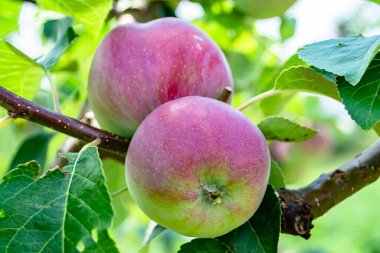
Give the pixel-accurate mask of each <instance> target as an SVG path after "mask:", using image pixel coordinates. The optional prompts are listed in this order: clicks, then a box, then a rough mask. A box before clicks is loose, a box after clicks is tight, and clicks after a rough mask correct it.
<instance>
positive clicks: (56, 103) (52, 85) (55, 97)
mask: <svg viewBox="0 0 380 253" xmlns="http://www.w3.org/2000/svg"><path fill="white" fill-rule="evenodd" d="M46 76H47V78H48V80H49V83H50V89H51V94H52V96H53V104H54V110H55V111H56V112H57V113H62V111H61V106H60V105H59V98H58V91H57V86H56V85H55V82H54V77H53V75H52V74H51V72H50V70H46Z"/></svg>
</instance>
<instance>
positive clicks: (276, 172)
mask: <svg viewBox="0 0 380 253" xmlns="http://www.w3.org/2000/svg"><path fill="white" fill-rule="evenodd" d="M269 184H270V185H271V186H273V188H275V189H278V188H285V185H286V184H285V176H284V173H283V172H282V169H281V167H280V165H278V163H277V162H276V161H274V160H273V159H272V160H271V162H270V176H269Z"/></svg>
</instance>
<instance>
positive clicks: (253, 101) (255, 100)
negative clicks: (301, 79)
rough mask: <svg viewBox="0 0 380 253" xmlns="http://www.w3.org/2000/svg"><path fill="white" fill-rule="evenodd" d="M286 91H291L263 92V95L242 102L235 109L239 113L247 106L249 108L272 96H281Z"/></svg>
mask: <svg viewBox="0 0 380 253" xmlns="http://www.w3.org/2000/svg"><path fill="white" fill-rule="evenodd" d="M287 91H291V90H268V91H266V92H263V93H261V94H259V95H257V96H255V97H253V98H251V99H249V100H248V101H246V102H244V103H243V104H241V105H240V106H239V107H238V108H237V109H238V110H239V111H243V110H244V109H245V108H247V107H248V106H250V105H252V104H254V103H257V102H259V101H261V100H263V99H266V98H269V97H271V96H274V95H278V94H282V93H284V92H287Z"/></svg>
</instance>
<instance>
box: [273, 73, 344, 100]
mask: <svg viewBox="0 0 380 253" xmlns="http://www.w3.org/2000/svg"><path fill="white" fill-rule="evenodd" d="M274 89H275V90H293V91H304V92H310V93H317V94H320V95H324V96H327V97H331V98H333V99H335V100H338V101H341V98H340V97H339V93H338V90H337V85H336V84H335V83H333V82H331V80H330V79H329V78H326V77H325V76H324V75H323V74H321V73H318V72H317V71H316V70H314V69H311V68H308V67H304V66H295V67H290V68H288V69H285V70H284V71H282V72H281V74H280V75H279V76H278V77H277V79H276V84H275V88H274Z"/></svg>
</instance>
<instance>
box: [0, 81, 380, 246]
mask: <svg viewBox="0 0 380 253" xmlns="http://www.w3.org/2000/svg"><path fill="white" fill-rule="evenodd" d="M0 106H2V107H4V108H5V109H7V110H8V113H9V115H10V116H11V117H13V118H22V119H26V120H29V121H32V122H35V123H38V124H40V125H43V126H46V127H49V128H52V129H54V130H56V131H58V132H62V133H65V134H67V135H69V136H72V137H75V138H77V139H79V140H82V141H84V142H91V141H93V140H95V139H100V140H101V141H102V142H101V144H100V145H99V146H100V147H102V148H104V149H106V150H109V151H113V152H117V153H119V155H118V156H117V157H116V159H117V160H120V161H124V156H125V155H126V152H127V149H128V146H129V141H128V140H126V139H123V138H122V137H120V136H117V135H114V134H111V133H108V132H106V131H103V130H100V129H97V128H95V127H92V126H90V125H88V124H86V123H83V122H81V121H78V120H75V119H72V118H69V117H66V116H64V115H61V114H58V113H55V112H52V111H50V110H48V109H46V108H44V107H42V106H39V105H37V104H34V103H32V102H30V101H27V100H25V99H23V98H20V97H18V96H17V95H15V94H13V93H11V92H10V91H8V90H6V89H4V88H3V87H0ZM379 177H380V140H379V141H377V142H376V143H374V144H373V145H372V146H371V147H369V148H368V149H367V150H365V151H364V152H362V153H361V154H359V155H357V156H356V157H355V158H354V159H352V160H351V161H349V162H347V163H346V164H344V165H342V166H341V167H339V168H337V169H336V170H334V171H332V172H330V173H327V174H323V175H321V176H320V177H319V178H318V179H316V180H315V181H313V182H312V183H310V184H309V185H307V186H305V187H303V188H300V189H277V193H278V195H279V198H280V201H281V208H282V224H281V226H282V232H283V233H288V234H292V235H298V236H302V237H303V238H306V239H307V238H309V237H310V230H311V229H312V227H313V225H312V221H313V219H315V218H318V217H320V216H322V215H323V214H324V213H326V212H327V211H328V210H330V209H331V208H332V207H334V206H335V205H336V204H338V203H340V202H341V201H343V200H344V199H346V198H348V197H349V196H351V195H352V194H354V193H355V192H357V191H359V190H360V189H362V188H363V187H365V186H366V185H368V184H370V183H372V182H374V181H376V180H377V179H378V178H379Z"/></svg>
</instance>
